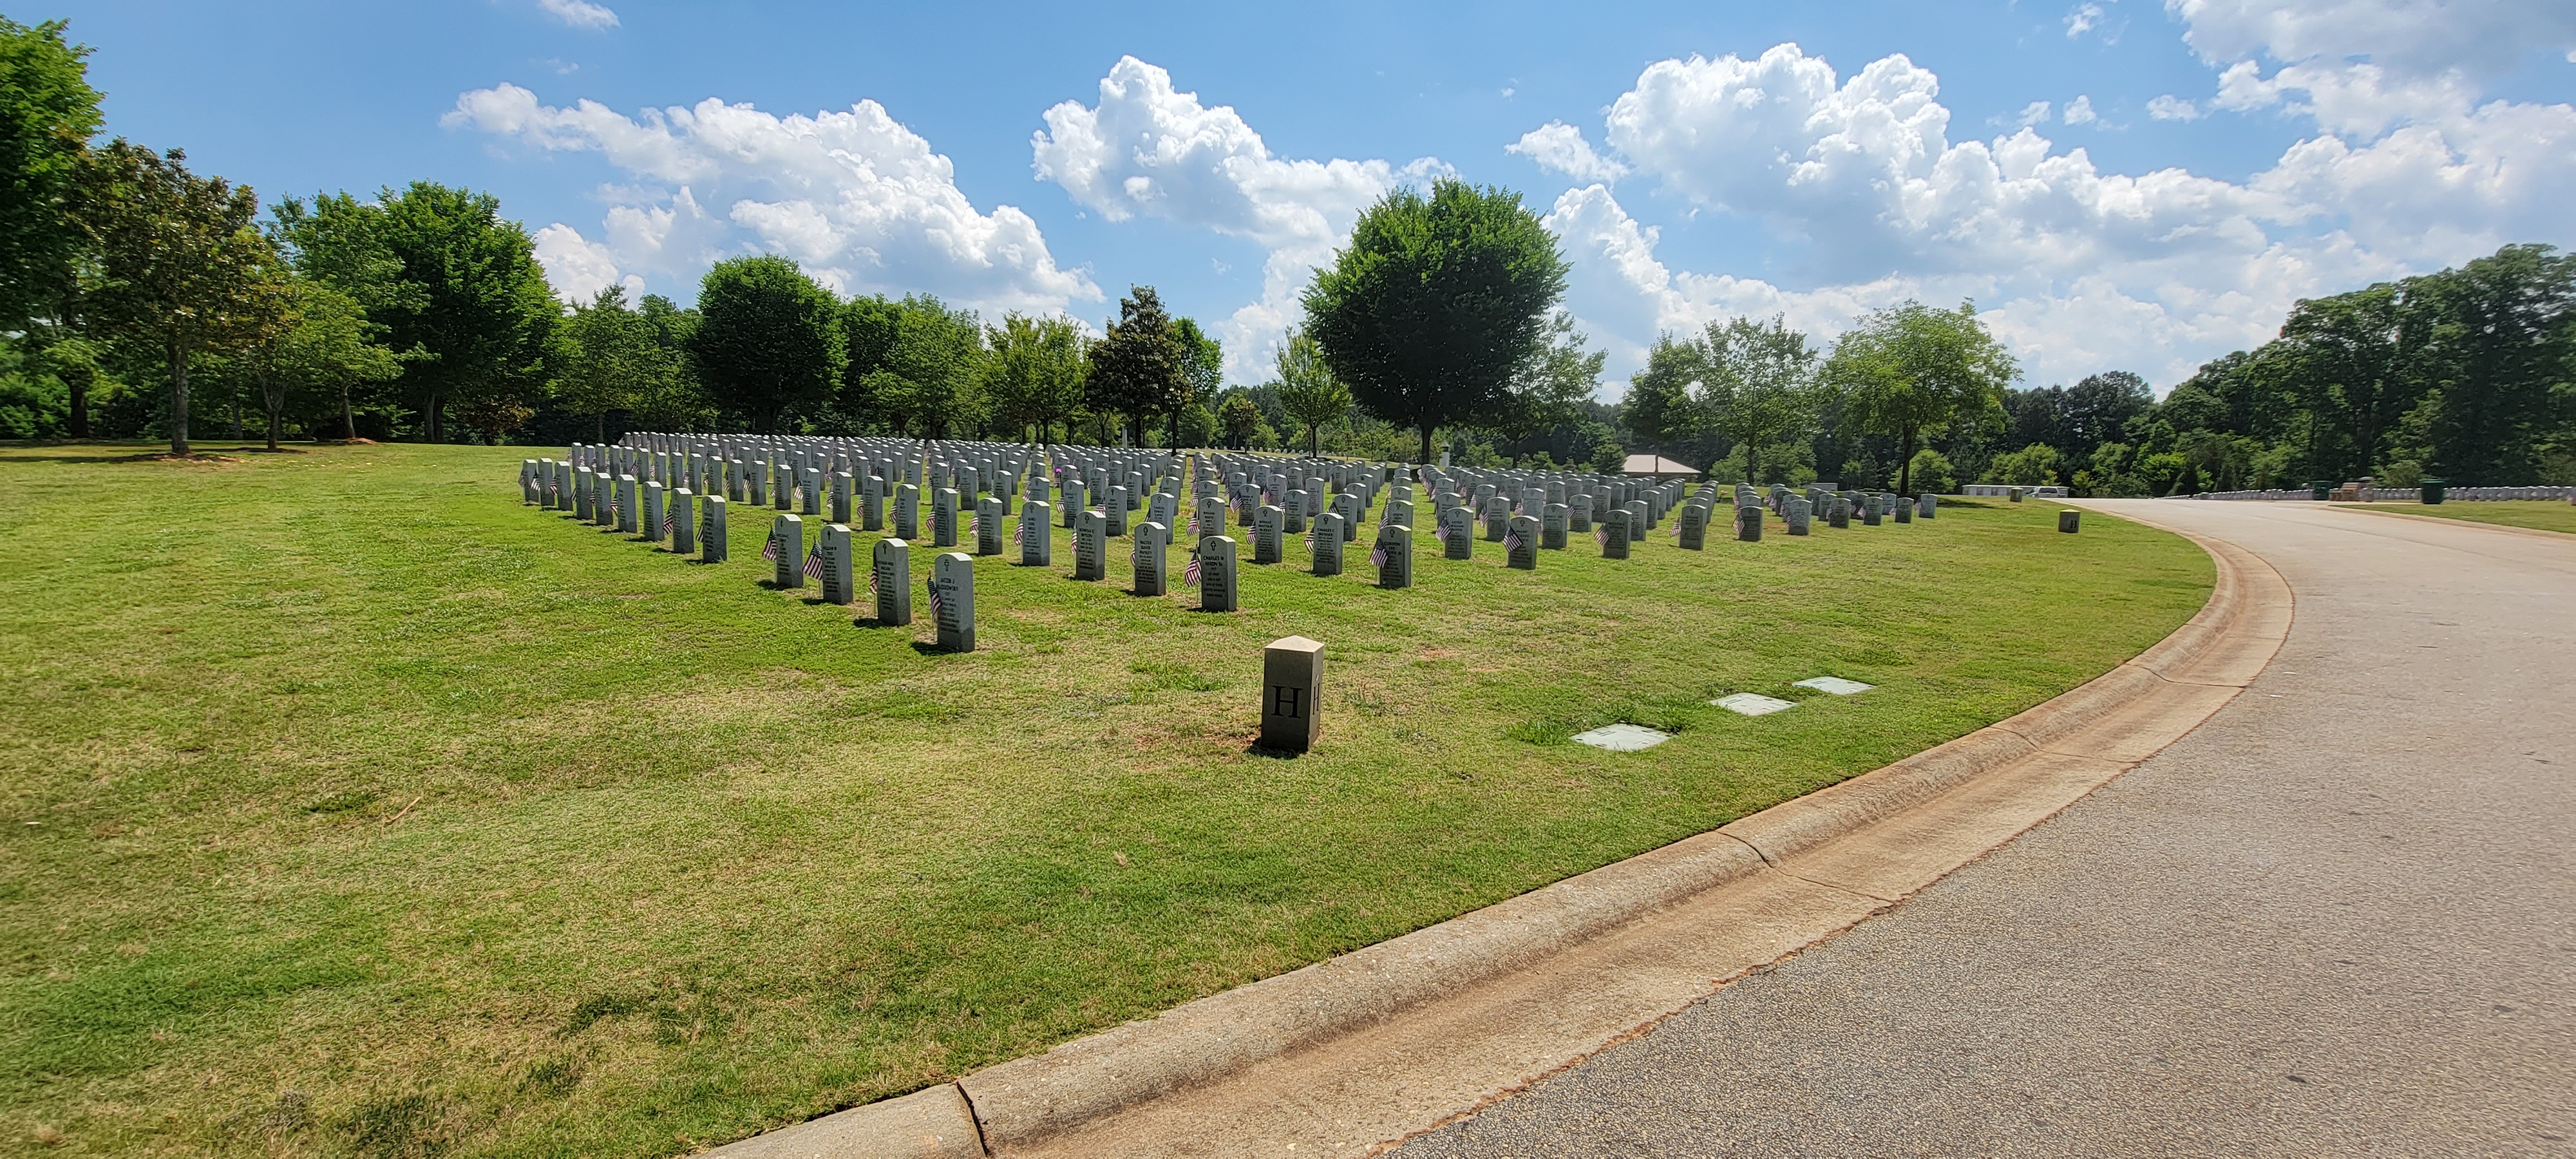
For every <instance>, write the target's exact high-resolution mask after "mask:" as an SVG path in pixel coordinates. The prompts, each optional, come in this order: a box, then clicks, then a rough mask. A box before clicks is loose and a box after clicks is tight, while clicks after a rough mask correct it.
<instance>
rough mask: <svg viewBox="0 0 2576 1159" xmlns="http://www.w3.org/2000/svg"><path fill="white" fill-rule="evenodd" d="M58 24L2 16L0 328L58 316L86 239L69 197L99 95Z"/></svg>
mask: <svg viewBox="0 0 2576 1159" xmlns="http://www.w3.org/2000/svg"><path fill="white" fill-rule="evenodd" d="M65 27H66V26H65V24H64V22H62V21H60V20H49V21H46V22H44V23H42V24H38V25H36V26H35V27H33V28H30V27H28V26H26V25H23V24H20V23H18V22H16V21H14V20H11V19H9V18H8V17H5V16H0V332H6V331H26V330H28V329H30V328H31V326H33V325H35V324H37V323H40V322H44V321H59V320H62V318H63V314H64V310H63V307H64V304H65V299H66V298H67V297H68V296H69V295H70V294H71V293H72V292H73V291H74V289H75V286H76V282H77V279H78V273H79V267H80V265H81V264H82V261H81V259H82V256H83V251H84V250H86V249H87V248H88V244H89V241H88V238H87V236H86V235H85V234H84V233H83V231H82V229H81V227H80V222H79V221H78V220H77V219H76V216H75V204H74V203H75V200H76V198H77V197H78V196H79V193H80V188H81V177H82V170H83V168H84V167H85V165H86V164H87V159H88V154H89V139H90V136H91V135H92V134H94V133H96V132H98V126H99V112H98V101H99V94H98V90H96V89H93V88H91V87H90V86H89V76H88V73H89V68H88V65H87V64H86V63H85V61H86V58H87V57H88V56H89V53H90V50H89V47H88V46H86V45H74V44H68V43H65V41H64V40H63V29H64V28H65ZM75 421H80V420H77V419H76V420H75Z"/></svg>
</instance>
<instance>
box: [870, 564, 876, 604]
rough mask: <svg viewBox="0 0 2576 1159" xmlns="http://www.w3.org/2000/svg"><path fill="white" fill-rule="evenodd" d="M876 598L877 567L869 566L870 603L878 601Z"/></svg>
mask: <svg viewBox="0 0 2576 1159" xmlns="http://www.w3.org/2000/svg"><path fill="white" fill-rule="evenodd" d="M876 599H877V569H875V568H869V569H868V602H869V603H875V602H876Z"/></svg>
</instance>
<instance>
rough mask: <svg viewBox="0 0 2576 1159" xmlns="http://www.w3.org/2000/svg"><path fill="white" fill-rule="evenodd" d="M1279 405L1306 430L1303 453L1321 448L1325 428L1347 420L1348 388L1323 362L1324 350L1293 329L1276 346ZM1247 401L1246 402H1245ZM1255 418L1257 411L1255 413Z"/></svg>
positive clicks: (1349, 398)
mask: <svg viewBox="0 0 2576 1159" xmlns="http://www.w3.org/2000/svg"><path fill="white" fill-rule="evenodd" d="M1276 389H1277V390H1278V391H1279V405H1281V406H1283V407H1286V408H1287V409H1288V417H1290V418H1293V419H1295V420H1297V421H1298V422H1299V423H1300V424H1303V425H1304V426H1305V428H1306V453H1307V454H1309V455H1313V454H1317V453H1319V452H1321V451H1322V449H1323V431H1324V427H1325V426H1327V425H1329V424H1332V423H1337V422H1340V421H1341V420H1343V419H1345V418H1348V417H1350V413H1351V388H1350V386H1349V385H1348V384H1346V383H1344V382H1343V381H1342V380H1341V379H1339V378H1337V377H1335V376H1334V375H1333V368H1332V367H1330V366H1328V365H1325V363H1324V348H1323V347H1322V346H1320V345H1318V344H1316V342H1315V340H1314V338H1312V337H1310V336H1308V335H1306V334H1304V333H1301V332H1299V331H1296V330H1290V331H1289V332H1288V340H1287V341H1285V342H1282V343H1280V344H1279V385H1278V387H1277V388H1276ZM1246 401H1247V402H1248V401H1249V400H1246ZM1254 413H1255V415H1256V418H1257V416H1258V413H1259V412H1258V411H1255V412H1254Z"/></svg>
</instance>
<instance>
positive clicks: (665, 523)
mask: <svg viewBox="0 0 2576 1159" xmlns="http://www.w3.org/2000/svg"><path fill="white" fill-rule="evenodd" d="M678 515H679V512H677V511H673V510H671V509H670V508H668V507H665V508H663V509H662V534H664V535H669V534H670V533H671V527H672V523H671V520H672V519H674V518H676V517H677V516H678Z"/></svg>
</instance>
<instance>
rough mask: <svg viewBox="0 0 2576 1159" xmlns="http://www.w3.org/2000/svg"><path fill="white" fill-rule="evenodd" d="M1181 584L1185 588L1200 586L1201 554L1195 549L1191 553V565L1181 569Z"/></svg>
mask: <svg viewBox="0 0 2576 1159" xmlns="http://www.w3.org/2000/svg"><path fill="white" fill-rule="evenodd" d="M1181 586H1182V587H1185V588H1194V587H1197V586H1199V555H1198V553H1197V552H1195V551H1194V552H1191V553H1190V562H1189V566H1187V567H1184V568H1182V569H1181Z"/></svg>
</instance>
